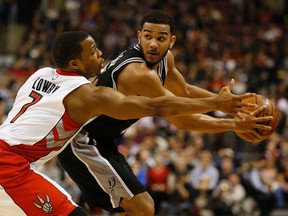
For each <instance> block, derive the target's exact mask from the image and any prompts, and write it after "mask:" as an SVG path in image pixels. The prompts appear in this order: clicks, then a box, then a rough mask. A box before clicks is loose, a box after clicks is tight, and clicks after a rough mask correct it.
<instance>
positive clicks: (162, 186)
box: [147, 155, 170, 215]
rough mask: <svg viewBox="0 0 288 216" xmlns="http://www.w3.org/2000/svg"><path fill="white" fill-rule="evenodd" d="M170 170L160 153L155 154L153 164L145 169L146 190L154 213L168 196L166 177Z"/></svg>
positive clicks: (156, 212)
mask: <svg viewBox="0 0 288 216" xmlns="http://www.w3.org/2000/svg"><path fill="white" fill-rule="evenodd" d="M169 175H170V170H169V168H168V166H167V165H166V164H165V163H164V160H163V157H162V156H161V155H156V156H155V165H154V166H152V167H149V168H148V171H147V191H148V192H149V194H150V195H151V197H152V198H153V200H154V203H155V214H156V215H157V214H158V213H159V210H160V205H161V203H162V202H163V201H165V200H167V198H168V194H167V191H168V178H169Z"/></svg>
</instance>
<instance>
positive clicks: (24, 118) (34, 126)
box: [0, 67, 90, 167]
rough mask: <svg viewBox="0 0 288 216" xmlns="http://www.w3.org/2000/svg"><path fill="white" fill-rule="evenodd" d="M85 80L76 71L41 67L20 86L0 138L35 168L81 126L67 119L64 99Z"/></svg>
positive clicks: (86, 81) (85, 82)
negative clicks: (69, 71) (70, 71)
mask: <svg viewBox="0 0 288 216" xmlns="http://www.w3.org/2000/svg"><path fill="white" fill-rule="evenodd" d="M87 83H90V82H89V80H87V79H86V78H85V77H83V76H80V75H78V74H76V73H68V72H63V71H60V70H55V69H53V68H49V67H46V68H43V69H40V70H39V71H37V72H36V73H34V74H33V75H32V76H31V77H30V78H29V79H28V80H27V81H26V82H25V84H24V85H23V86H22V87H21V88H20V90H19V92H18V94H17V96H16V99H15V103H14V106H13V108H12V110H11V111H10V113H9V115H8V117H7V119H6V121H5V122H4V123H3V124H2V125H1V126H0V140H4V141H5V142H6V143H8V144H9V145H10V146H11V150H12V151H13V152H15V153H18V154H19V155H21V156H23V157H25V158H26V159H27V160H28V161H29V162H30V163H33V164H34V165H36V167H37V166H39V165H41V164H43V163H44V162H46V161H47V160H49V159H51V158H52V157H54V156H55V155H56V154H58V152H57V151H59V150H60V149H61V148H62V147H63V146H64V145H65V144H66V143H67V141H68V140H69V139H70V138H71V137H72V136H73V135H74V134H75V133H76V131H77V130H78V129H79V128H80V126H81V125H79V124H76V123H75V122H73V121H72V120H71V119H70V118H69V116H68V114H67V113H66V111H65V107H64V105H63V99H64V97H65V96H66V95H68V94H69V93H70V92H71V91H73V90H75V89H76V88H78V87H79V86H81V85H83V84H87Z"/></svg>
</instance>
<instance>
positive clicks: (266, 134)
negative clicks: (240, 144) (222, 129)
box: [236, 94, 278, 142]
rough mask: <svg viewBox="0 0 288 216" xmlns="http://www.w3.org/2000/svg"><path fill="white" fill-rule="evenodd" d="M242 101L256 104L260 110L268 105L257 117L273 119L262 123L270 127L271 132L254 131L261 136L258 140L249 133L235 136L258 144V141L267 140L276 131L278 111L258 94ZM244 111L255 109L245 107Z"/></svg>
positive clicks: (269, 101)
mask: <svg viewBox="0 0 288 216" xmlns="http://www.w3.org/2000/svg"><path fill="white" fill-rule="evenodd" d="M243 101H245V102H249V103H254V104H257V105H258V108H260V107H261V106H263V105H265V104H267V105H268V106H267V108H266V109H265V110H264V111H262V112H261V113H259V114H258V116H257V117H261V116H273V119H272V120H271V121H267V122H263V124H265V125H268V126H271V130H262V129H256V130H257V131H258V132H259V133H260V134H262V135H263V138H262V139H259V138H258V137H256V136H255V135H254V134H253V133H251V132H246V133H236V134H237V135H238V136H239V137H240V138H242V139H243V140H246V141H248V142H260V141H263V140H265V139H267V138H268V137H269V136H270V135H271V134H272V133H273V132H274V131H275V130H276V128H277V125H278V111H277V108H276V106H275V105H274V104H273V103H272V101H271V100H269V99H268V98H267V97H265V96H262V95H259V94H257V95H255V96H252V97H248V98H245V99H244V100H243ZM246 109H247V110H249V111H254V110H255V108H253V107H246Z"/></svg>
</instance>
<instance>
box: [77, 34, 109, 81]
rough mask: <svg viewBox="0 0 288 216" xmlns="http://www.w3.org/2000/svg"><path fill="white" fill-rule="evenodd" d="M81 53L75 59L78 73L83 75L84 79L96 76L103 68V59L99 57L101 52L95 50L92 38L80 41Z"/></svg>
mask: <svg viewBox="0 0 288 216" xmlns="http://www.w3.org/2000/svg"><path fill="white" fill-rule="evenodd" d="M81 45H82V49H83V51H82V53H81V56H80V58H79V59H77V60H76V61H77V65H78V67H79V71H81V73H83V75H84V76H85V77H86V78H90V77H94V76H98V75H99V74H100V70H101V69H102V68H103V62H104V59H103V58H102V57H101V56H102V52H101V51H100V50H99V49H97V46H96V43H95V41H94V39H93V38H92V37H88V38H87V39H86V40H84V41H82V43H81Z"/></svg>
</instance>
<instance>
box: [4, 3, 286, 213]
mask: <svg viewBox="0 0 288 216" xmlns="http://www.w3.org/2000/svg"><path fill="white" fill-rule="evenodd" d="M32 2H33V4H29V5H30V7H29V8H27V7H28V6H27V5H26V4H24V5H26V8H25V7H24V8H23V1H21V0H18V1H17V0H0V18H1V20H0V26H2V31H3V28H4V31H5V27H7V28H8V27H9V26H11V25H13V24H15V23H21V24H23V25H25V26H27V29H28V30H27V31H26V33H25V35H24V37H23V38H22V40H21V46H19V48H18V49H17V51H16V52H15V54H14V55H13V56H14V58H13V62H12V63H11V64H3V65H0V123H1V122H2V121H3V120H4V119H5V117H6V115H7V113H8V111H9V110H10V109H11V107H12V105H13V102H14V98H15V95H16V92H17V90H18V89H19V87H21V85H22V84H23V82H24V81H25V80H26V79H27V77H28V76H29V75H31V74H32V73H34V72H35V71H36V70H37V69H38V68H41V67H44V66H53V63H52V59H51V55H50V50H51V45H52V44H53V40H54V38H55V35H57V34H58V33H60V32H62V31H67V30H84V31H87V32H89V33H90V34H91V35H92V36H93V37H94V38H95V40H96V42H97V46H98V47H99V49H100V50H101V51H102V52H103V57H104V58H105V61H106V63H107V62H108V61H109V60H111V59H113V58H115V57H116V56H117V55H118V54H119V53H120V52H121V51H123V50H124V49H126V48H128V47H129V46H131V45H133V44H135V43H137V30H138V29H139V28H140V26H139V21H140V19H141V18H142V16H143V15H144V14H145V13H146V12H148V11H149V10H151V9H161V10H164V11H166V12H167V13H168V14H170V15H172V16H173V17H174V19H175V23H176V36H177V42H176V44H175V46H174V47H173V48H172V52H173V54H174V56H175V61H176V66H177V68H178V69H179V70H180V71H181V73H182V74H183V76H184V77H185V78H186V80H187V82H188V83H191V84H194V85H197V86H200V87H203V88H206V89H208V90H210V91H213V92H218V91H219V90H220V88H221V87H223V86H224V85H225V84H226V83H227V82H229V81H230V79H231V78H234V79H235V81H236V85H235V87H234V88H233V90H232V91H233V93H235V94H241V93H244V92H247V91H250V92H255V93H259V94H262V95H264V96H266V97H268V98H269V99H271V100H272V101H273V102H274V103H275V104H276V106H277V107H278V110H279V124H278V127H277V129H276V131H275V133H274V134H273V135H272V136H271V137H270V138H268V139H267V140H265V141H262V142H260V143H248V142H245V141H243V140H241V139H240V138H239V137H237V135H235V134H234V133H232V132H230V133H229V132H227V133H218V134H206V133H197V132H191V131H181V130H178V129H177V128H176V127H175V126H173V125H172V124H170V123H169V122H167V121H166V120H164V119H161V118H149V117H147V118H143V119H142V120H141V121H139V122H138V123H137V124H135V125H134V126H133V127H132V128H130V129H129V130H128V131H127V132H126V134H125V136H124V137H123V138H121V139H119V148H120V150H121V152H122V153H123V154H124V155H125V156H126V158H127V160H128V162H129V164H130V165H131V167H132V168H133V170H134V172H135V174H136V175H137V177H138V178H139V180H140V181H141V182H142V183H143V184H144V185H145V186H147V189H148V191H149V192H150V193H151V195H152V197H153V198H154V200H155V206H156V212H157V215H169V216H170V215H171V216H172V215H196V216H197V215H203V216H208V215H216V216H221V215H235V216H236V215H239V216H240V215H249V216H250V215H251V216H253V215H261V216H268V215H270V213H271V212H272V211H273V210H275V209H281V208H285V207H287V206H288V140H287V139H288V127H287V126H288V123H287V118H288V91H287V90H288V5H287V2H286V1H285V0H274V1H269V0H221V1H215V0H193V1H189V0H181V1H176V0H166V1H161V0H139V1H136V0H117V1H116V0H105V1H101V0H42V1H32ZM21 3H22V4H21ZM20 6H21V7H20ZM17 9H18V11H17ZM15 10H16V12H15ZM15 14H16V15H15ZM31 14H33V16H31ZM11 17H14V19H11ZM22 17H25V19H24V20H23V19H21V18H22ZM29 17H30V19H29ZM11 20H12V21H11ZM209 114H210V115H212V116H215V117H225V116H224V114H223V113H220V112H213V113H209ZM191 124H193V122H191ZM41 171H42V172H44V173H46V174H47V175H49V176H50V177H51V178H52V179H54V180H56V181H57V182H59V183H60V184H61V185H63V186H64V188H66V189H67V191H68V192H69V193H70V194H71V195H72V197H73V199H74V200H75V201H76V202H78V203H80V204H81V205H83V206H85V200H83V199H82V196H81V192H80V191H79V189H78V188H77V186H76V185H75V184H74V183H73V181H72V180H71V179H70V178H69V176H67V174H66V173H65V172H64V171H63V169H62V168H61V167H60V166H59V164H58V162H57V159H54V160H52V161H50V162H48V163H47V164H46V165H45V166H44V167H43V168H42V170H41ZM95 195H96V196H97V194H95ZM96 211H97V210H96ZM99 212H101V210H99V211H97V213H99ZM95 214H96V213H95Z"/></svg>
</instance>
